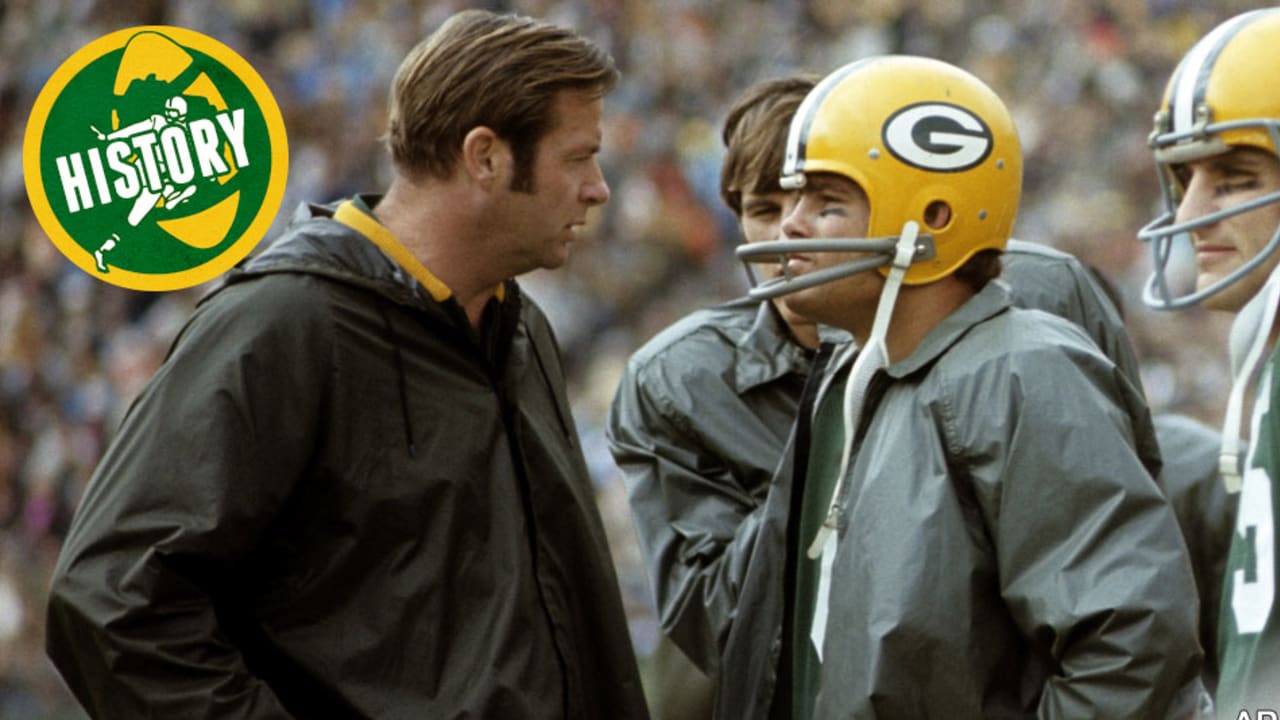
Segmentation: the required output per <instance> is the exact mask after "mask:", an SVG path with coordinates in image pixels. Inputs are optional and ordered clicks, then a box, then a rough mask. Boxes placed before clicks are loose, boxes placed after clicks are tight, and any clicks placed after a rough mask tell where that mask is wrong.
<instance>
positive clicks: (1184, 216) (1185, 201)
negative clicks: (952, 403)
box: [1139, 8, 1280, 718]
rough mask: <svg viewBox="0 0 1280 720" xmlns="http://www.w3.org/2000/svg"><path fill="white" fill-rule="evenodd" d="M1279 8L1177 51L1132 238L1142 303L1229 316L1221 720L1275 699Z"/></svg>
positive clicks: (1279, 444) (1278, 645)
mask: <svg viewBox="0 0 1280 720" xmlns="http://www.w3.org/2000/svg"><path fill="white" fill-rule="evenodd" d="M1277 72H1280V9H1278V8H1268V9H1264V10H1255V11H1252V12H1247V13H1243V14H1241V15H1237V16H1235V17H1233V18H1230V19H1229V20H1227V21H1225V22H1223V23H1221V24H1220V25H1218V26H1217V27H1216V28H1214V29H1213V30H1212V31H1211V32H1209V33H1208V34H1207V35H1205V36H1204V37H1203V38H1202V39H1201V40H1200V41H1199V42H1197V43H1196V44H1195V45H1194V46H1193V47H1192V48H1191V50H1190V51H1188V52H1187V54H1186V55H1185V56H1184V57H1183V58H1182V61H1181V62H1180V63H1179V64H1178V66H1177V68H1176V69H1175V70H1174V72H1173V76H1172V78H1171V79H1170V80H1169V83H1168V85H1167V87H1166V89H1165V93H1164V98H1163V100H1162V102H1161V104H1160V109H1159V112H1158V113H1157V114H1156V119H1155V131H1154V132H1153V133H1152V134H1151V136H1150V140H1149V142H1150V145H1151V148H1152V150H1153V153H1154V155H1155V161H1156V165H1157V167H1158V169H1159V176H1160V181H1161V187H1162V189H1163V195H1164V201H1165V211H1164V213H1163V214H1161V215H1160V216H1159V217H1158V218H1157V219H1156V220H1154V221H1153V222H1151V223H1150V224H1149V225H1147V226H1146V227H1144V228H1143V229H1142V230H1141V231H1140V233H1139V237H1141V238H1142V239H1143V240H1146V241H1148V242H1150V243H1151V246H1152V248H1153V256H1154V260H1155V263H1154V272H1153V273H1152V276H1151V279H1150V281H1149V282H1148V284H1147V289H1146V292H1145V297H1144V300H1145V302H1146V303H1147V304H1148V305H1150V306H1152V307H1156V308H1161V309H1167V308H1183V307H1188V306H1191V305H1196V304H1199V305H1202V306H1203V307H1207V308H1210V309H1213V310H1223V311H1227V312H1231V313H1235V314H1236V318H1235V320H1234V323H1233V325H1232V329H1231V355H1232V370H1233V373H1234V382H1233V384H1232V389H1231V394H1230V396H1229V398H1228V402H1227V412H1226V419H1225V421H1224V425H1223V434H1222V442H1223V448H1222V456H1221V462H1220V470H1221V473H1222V475H1223V478H1224V480H1225V481H1226V482H1227V489H1228V491H1230V492H1233V493H1234V492H1240V500H1239V512H1238V515H1237V518H1236V532H1235V535H1234V538H1233V540H1232V548H1231V552H1230V555H1229V557H1228V561H1227V563H1228V564H1227V574H1226V577H1225V578H1224V584H1223V598H1222V605H1221V618H1220V622H1219V627H1220V630H1219V647H1218V651H1219V660H1220V664H1221V667H1220V673H1221V677H1220V680H1219V685H1218V695H1217V706H1218V711H1219V714H1220V716H1221V717H1231V718H1234V717H1237V716H1238V714H1239V713H1240V712H1241V711H1242V710H1245V711H1249V712H1253V711H1255V710H1257V709H1259V708H1264V707H1265V708H1272V709H1273V708H1276V707H1277V706H1278V705H1280V612H1277V610H1276V597H1275V587H1276V586H1275V579H1276V572H1277V547H1276V539H1275V519H1276V517H1277V515H1280V493H1277V492H1276V488H1275V486H1274V480H1275V478H1276V477H1278V476H1280V455H1278V451H1280V421H1277V419H1276V416H1275V414H1274V413H1272V412H1271V409H1272V407H1273V406H1275V405H1276V404H1277V403H1278V402H1280V379H1277V378H1276V377H1275V375H1276V372H1275V371H1276V366H1277V364H1278V363H1280V360H1277V353H1276V336H1277V332H1278V331H1277V327H1276V324H1275V314H1276V307H1277V304H1278V303H1280V272H1278V271H1277V269H1276V268H1277V263H1280V252H1277V248H1280V204H1277V203H1280V155H1278V153H1280V90H1278V89H1277V88H1276V86H1275V84H1274V82H1273V80H1274V78H1275V77H1276V74H1277ZM1181 237H1188V238H1190V240H1191V245H1192V249H1193V250H1194V254H1195V263H1196V279H1195V288H1194V290H1192V291H1189V292H1183V293H1178V292H1176V290H1175V289H1174V288H1172V287H1171V286H1172V285H1173V282H1172V281H1171V280H1170V279H1169V278H1168V277H1167V273H1166V268H1167V265H1168V261H1169V259H1170V257H1171V256H1172V255H1173V252H1174V247H1175V242H1176V241H1177V240H1178V239H1179V238H1181ZM1251 385H1252V386H1254V387H1256V391H1255V393H1256V394H1255V396H1254V398H1253V418H1252V422H1251V423H1250V432H1249V435H1250V444H1249V448H1250V449H1249V451H1248V453H1247V456H1246V457H1245V458H1244V462H1243V463H1242V462H1241V458H1240V457H1239V456H1240V451H1239V448H1240V440H1241V438H1240V430H1241V424H1242V419H1243V414H1244V413H1243V408H1244V406H1245V404H1246V402H1245V395H1246V392H1247V388H1248V387H1250V386H1251Z"/></svg>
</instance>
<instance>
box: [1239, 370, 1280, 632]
mask: <svg viewBox="0 0 1280 720" xmlns="http://www.w3.org/2000/svg"><path fill="white" fill-rule="evenodd" d="M1260 385H1261V387H1260V388H1259V392H1258V395H1257V397H1258V404H1257V407H1255V408H1254V411H1253V423H1252V425H1253V427H1252V433H1250V437H1251V438H1255V439H1256V438H1258V437H1260V435H1259V434H1258V433H1259V431H1260V429H1261V425H1262V416H1263V415H1265V414H1266V413H1267V411H1268V410H1270V405H1271V373H1270V372H1267V373H1266V374H1265V375H1264V376H1263V380H1262V382H1261V383H1260ZM1257 448H1258V443H1257V442H1254V443H1253V444H1252V446H1251V447H1250V448H1249V462H1248V466H1249V470H1248V471H1247V472H1246V473H1245V475H1244V487H1243V488H1242V489H1241V492H1240V514H1239V517H1238V518H1237V520H1236V534H1237V537H1236V543H1238V544H1242V545H1243V547H1244V548H1245V550H1246V555H1245V558H1244V567H1243V568H1238V569H1237V570H1235V572H1233V573H1232V583H1233V588H1232V591H1231V610H1232V612H1233V613H1235V617H1236V631H1237V632H1239V633H1241V634H1254V633H1259V632H1262V628H1263V627H1264V626H1265V625H1266V624H1267V618H1268V617H1270V615H1271V605H1272V603H1273V602H1274V601H1275V597H1276V563H1275V552H1276V543H1275V538H1276V532H1275V518H1274V517H1273V516H1272V507H1273V505H1272V504H1271V492H1272V488H1271V478H1270V477H1268V476H1267V471H1266V468H1261V467H1253V461H1254V453H1256V452H1257Z"/></svg>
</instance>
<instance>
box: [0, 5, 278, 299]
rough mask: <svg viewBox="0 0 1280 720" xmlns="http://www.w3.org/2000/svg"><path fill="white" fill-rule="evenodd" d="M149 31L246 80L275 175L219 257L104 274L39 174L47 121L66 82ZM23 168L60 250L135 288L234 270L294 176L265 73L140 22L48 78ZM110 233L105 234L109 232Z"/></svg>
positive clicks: (178, 32) (212, 46) (177, 30)
mask: <svg viewBox="0 0 1280 720" xmlns="http://www.w3.org/2000/svg"><path fill="white" fill-rule="evenodd" d="M147 31H151V32H157V33H160V34H163V35H167V36H168V37H170V38H171V39H173V41H174V42H177V43H178V44H180V45H185V46H187V47H191V48H194V49H196V50H198V51H200V52H202V53H204V54H206V55H208V56H209V57H211V58H213V59H214V60H216V61H218V62H219V63H221V64H222V66H223V67H225V68H226V69H227V70H230V71H231V72H232V73H233V74H235V76H236V77H237V78H239V80H240V82H242V83H244V86H245V87H246V88H247V89H248V90H249V92H250V94H252V95H253V98H254V101H255V102H257V104H258V109H259V110H261V112H262V116H263V119H264V120H265V121H266V125H267V134H268V137H269V138H270V141H271V174H270V177H269V179H268V181H267V191H266V194H265V195H264V196H263V199H262V205H261V207H259V208H258V213H257V215H256V216H254V219H253V221H252V222H251V223H250V224H249V227H248V228H246V229H245V231H244V233H243V234H242V235H241V236H240V238H239V239H238V240H237V241H236V242H235V243H234V244H233V245H232V246H231V247H229V248H227V249H226V250H225V251H224V252H222V253H221V254H219V255H218V256H217V257H214V258H212V259H210V260H208V261H207V262H205V263H202V264H200V265H197V266H195V267H192V268H188V269H186V270H182V271H179V272H173V273H154V274H152V273H138V272H131V271H129V270H123V269H121V268H112V269H111V272H110V274H107V275H103V274H102V273H99V272H97V263H96V262H95V260H94V258H93V254H92V253H91V252H89V251H87V250H85V249H84V248H83V247H81V246H80V244H79V243H77V242H76V241H75V240H74V239H72V237H71V235H70V234H69V233H68V232H67V231H66V229H65V228H64V227H63V226H62V222H61V221H60V220H59V219H58V216H57V213H55V212H54V210H53V207H52V206H51V205H50V203H49V199H48V197H46V196H45V192H44V180H43V177H42V175H41V172H40V151H41V142H42V140H43V138H42V136H43V134H44V126H45V123H46V122H47V121H48V119H49V112H50V110H51V109H52V108H53V104H54V103H55V102H56V101H57V100H58V98H59V97H61V95H62V91H63V90H64V89H65V88H66V86H67V84H68V83H70V82H71V81H72V80H73V79H74V78H75V77H76V76H77V75H78V74H79V73H80V71H82V70H84V69H85V68H86V67H88V66H89V64H90V63H93V62H94V61H96V60H98V59H99V58H101V57H102V56H103V55H106V54H107V53H109V52H112V51H115V50H119V49H120V48H122V47H124V45H125V43H127V42H128V41H129V39H130V38H132V37H133V36H134V35H136V34H138V33H141V32H147ZM22 170H23V180H24V181H25V183H26V186H27V197H28V199H29V200H30V202H31V209H32V211H33V212H34V213H35V216H36V220H38V221H39V223H40V226H41V227H42V228H44V231H45V233H46V234H48V236H49V238H50V239H51V240H52V241H53V244H54V245H56V246H57V248H58V250H60V251H61V252H62V254H63V255H64V256H66V258H67V259H68V260H70V261H71V262H72V263H74V264H75V265H76V266H77V267H79V268H80V269H81V270H84V271H85V272H87V273H89V275H91V276H93V277H94V278H96V279H98V280H102V281H103V282H107V283H111V284H112V285H117V286H120V287H124V288H128V289H131V290H148V291H165V290H181V289H184V288H189V287H193V286H195V285H199V284H200V283H203V282H207V281H209V280H212V279H213V278H216V277H218V276H219V275H221V274H223V273H225V272H226V271H228V270H230V269H231V268H232V267H234V266H235V264H236V263H238V262H240V261H241V260H242V259H244V257H245V256H246V255H248V254H249V253H250V251H252V250H253V248H254V247H256V246H257V244H258V243H259V242H260V241H261V240H262V238H263V236H265V235H266V233H267V230H268V229H269V228H270V227H271V223H272V222H273V221H274V220H275V216H276V212H278V211H279V209H280V203H281V201H283V200H284V190H285V183H286V182H287V180H288V176H289V146H288V140H287V137H286V134H285V127H284V117H283V116H282V115H281V114H280V107H279V106H278V105H277V104H276V101H275V97H274V96H273V95H272V94H271V90H270V89H269V88H268V87H267V84H266V82H265V81H264V80H263V79H262V76H261V75H259V74H258V72H257V71H256V70H254V69H253V66H252V65H250V64H249V63H248V62H247V61H246V60H245V59H244V58H242V57H240V55H239V54H238V53H236V51H234V50H232V49H231V48H229V47H227V46H226V45H224V44H222V43H221V42H219V41H217V40H215V39H213V38H211V37H209V36H208V35H205V34H203V33H200V32H196V31H195V30H189V29H187V28H181V27H176V26H171V25H137V26H134V27H129V28H124V29H122V30H117V31H115V32H112V33H109V34H107V35H103V36H102V37H100V38H98V39H96V40H94V41H92V42H90V43H88V44H86V45H85V46H84V47H82V48H80V49H79V50H77V51H76V52H75V53H73V54H72V55H71V57H69V58H67V59H66V60H65V61H64V62H63V63H62V64H61V65H59V66H58V69H57V70H55V71H54V72H53V74H52V75H51V76H49V80H48V81H47V82H46V83H45V85H44V87H43V88H41V90H40V94H39V95H38V96H37V97H36V101H35V104H34V105H33V106H32V108H31V114H30V115H29V116H28V119H27V128H26V133H25V135H24V137H23V143H22ZM106 234H107V233H106V232H104V235H106Z"/></svg>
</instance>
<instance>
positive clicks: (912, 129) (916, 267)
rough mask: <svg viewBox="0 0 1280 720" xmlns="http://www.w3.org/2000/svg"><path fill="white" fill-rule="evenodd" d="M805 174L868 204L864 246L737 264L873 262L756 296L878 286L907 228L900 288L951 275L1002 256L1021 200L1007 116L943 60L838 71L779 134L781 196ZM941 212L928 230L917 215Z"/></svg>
mask: <svg viewBox="0 0 1280 720" xmlns="http://www.w3.org/2000/svg"><path fill="white" fill-rule="evenodd" d="M805 173H836V174H839V175H842V176H844V177H846V178H849V179H850V180H853V181H854V182H856V183H857V184H858V185H859V186H860V187H861V188H862V190H863V191H864V192H865V193H866V195H867V199H868V202H869V205H870V218H869V222H868V227H867V237H866V238H859V239H840V240H831V239H826V240H781V241H777V242H767V243H755V244H752V245H746V246H743V247H741V248H739V249H738V256H739V257H740V258H743V259H748V260H750V261H753V262H767V261H770V260H776V257H777V256H778V254H780V253H786V252H788V251H794V252H823V251H841V252H866V253H874V255H873V256H871V257H869V258H867V259H864V260H860V261H857V262H852V263H845V264H843V265H841V266H839V267H838V268H830V269H828V270H825V271H820V273H811V274H809V275H805V276H800V277H795V278H790V277H785V276H784V277H781V278H778V279H776V280H773V281H770V282H768V283H765V284H763V285H761V286H759V287H757V288H755V289H753V291H752V293H751V294H752V296H753V297H759V298H764V297H775V296H777V295H781V294H784V293H787V292H794V291H796V290H800V289H804V288H806V287H812V286H813V285H816V284H820V283H822V282H829V281H831V280H835V279H838V278H840V277H844V276H847V275H851V274H853V273H855V272H862V271H865V270H869V269H877V270H879V271H880V272H881V273H882V274H886V275H887V274H888V271H889V265H890V264H891V262H892V260H893V257H894V248H895V244H896V243H897V240H898V238H899V237H900V236H901V235H902V234H903V233H904V228H905V227H906V226H907V225H908V224H909V223H914V224H915V225H918V226H919V227H920V229H921V230H920V232H921V234H920V235H919V237H918V239H917V247H916V252H915V255H914V257H913V258H912V259H911V264H910V267H909V268H908V269H907V270H906V272H905V275H904V276H903V279H902V282H903V283H904V284H907V285H921V284H924V283H929V282H933V281H935V280H938V279H940V278H942V277H945V276H947V275H950V274H951V273H953V272H955V271H956V269H958V268H959V267H960V266H961V265H963V264H964V262H965V261H966V260H968V259H969V258H970V257H971V256H972V255H973V254H974V253H976V252H978V251H979V250H983V249H987V248H992V249H997V250H1003V249H1004V248H1005V245H1006V243H1007V241H1008V238H1009V235H1010V234H1011V233H1012V231H1013V222H1014V218H1015V216H1016V215H1017V211H1018V200H1019V198H1020V196H1021V192H1022V148H1021V146H1020V144H1019V142H1018V133H1017V130H1016V129H1015V127H1014V124H1013V118H1012V117H1011V116H1010V114H1009V111H1008V109H1007V108H1006V107H1005V105H1004V103H1003V102H1001V100H1000V98H999V97H997V96H996V94H995V92H993V91H992V90H991V89H990V88H989V87H987V86H986V84H984V83H983V82H982V81H981V80H979V79H978V78H976V77H974V76H973V75H971V74H970V73H968V72H965V71H964V70H961V69H960V68H957V67H955V66H953V65H950V64H948V63H945V62H942V61H940V60H934V59H930V58H924V57H913V56H906V55H886V56H880V57H874V58H868V59H865V60H859V61H857V62H853V63H850V64H848V65H845V66H844V67H842V68H840V69H839V70H836V71H835V72H833V73H831V74H830V75H828V76H827V77H826V78H824V79H823V80H822V81H821V82H820V83H819V84H818V85H817V86H816V87H815V88H814V89H813V91H811V92H810V93H809V95H808V96H807V97H806V98H805V100H804V102H803V103H802V104H801V105H800V108H799V109H798V110H797V111H796V115H795V117H794V118H793V119H792V122H791V127H790V132H789V133H788V138H787V148H786V158H785V161H784V165H783V168H782V185H783V187H784V188H788V189H793V188H799V187H802V186H803V184H804V176H805ZM938 202H942V203H945V204H946V205H947V206H949V208H950V210H951V213H950V219H949V220H948V221H947V223H946V224H945V225H944V226H942V227H940V228H930V227H929V226H928V225H927V224H926V222H925V216H926V210H927V209H928V208H929V207H930V206H931V205H934V204H936V203H938ZM801 245H803V246H804V247H801Z"/></svg>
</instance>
